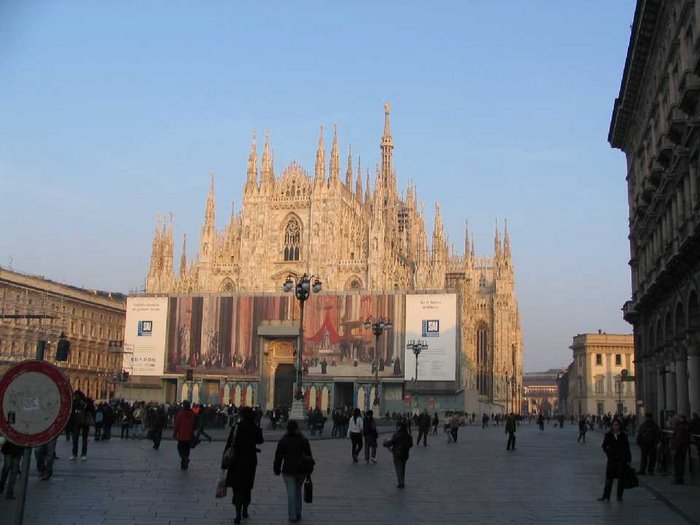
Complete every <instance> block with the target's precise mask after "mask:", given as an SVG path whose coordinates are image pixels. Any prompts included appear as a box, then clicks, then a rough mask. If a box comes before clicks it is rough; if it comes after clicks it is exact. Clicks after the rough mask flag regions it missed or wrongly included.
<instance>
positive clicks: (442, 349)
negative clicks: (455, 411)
mask: <svg viewBox="0 0 700 525" xmlns="http://www.w3.org/2000/svg"><path fill="white" fill-rule="evenodd" d="M411 340H416V341H423V342H425V343H426V344H427V345H428V348H427V349H425V350H423V351H422V352H421V354H420V355H419V356H418V381H455V380H456V369H457V365H456V362H457V295H456V294H439V295H428V294H426V295H407V296H406V343H408V342H409V341H411ZM405 352H406V361H405V362H406V365H405V367H404V379H405V380H407V381H411V380H413V379H414V378H415V375H416V357H415V355H414V353H413V351H412V350H410V349H408V348H407V349H406V350H405Z"/></svg>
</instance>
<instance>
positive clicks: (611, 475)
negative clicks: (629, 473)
mask: <svg viewBox="0 0 700 525" xmlns="http://www.w3.org/2000/svg"><path fill="white" fill-rule="evenodd" d="M603 451H604V452H605V455H606V456H607V457H608V463H607V465H606V467H605V487H604V488H603V495H602V496H601V497H600V498H598V501H610V493H611V492H612V484H613V479H615V478H617V501H622V493H623V491H624V490H625V471H626V469H627V468H629V464H630V463H631V462H632V453H631V452H630V444H629V441H628V440H627V434H625V433H624V432H623V431H622V424H621V423H620V420H619V419H617V418H616V419H614V420H613V422H612V430H610V432H608V433H607V434H605V438H604V439H603Z"/></svg>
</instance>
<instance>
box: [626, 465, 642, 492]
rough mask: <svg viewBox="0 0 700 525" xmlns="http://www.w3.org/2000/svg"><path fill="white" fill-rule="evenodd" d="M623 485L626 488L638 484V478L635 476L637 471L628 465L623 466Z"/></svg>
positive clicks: (631, 487)
mask: <svg viewBox="0 0 700 525" xmlns="http://www.w3.org/2000/svg"><path fill="white" fill-rule="evenodd" d="M624 485H625V488H626V489H633V488H635V487H638V486H639V479H638V478H637V473H636V472H635V471H634V469H633V468H632V467H630V466H629V465H628V466H626V467H625V473H624Z"/></svg>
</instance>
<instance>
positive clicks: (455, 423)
mask: <svg viewBox="0 0 700 525" xmlns="http://www.w3.org/2000/svg"><path fill="white" fill-rule="evenodd" d="M460 423H461V420H460V418H459V415H458V414H456V413H455V414H453V415H452V417H451V418H450V437H451V438H452V443H457V432H459V425H460Z"/></svg>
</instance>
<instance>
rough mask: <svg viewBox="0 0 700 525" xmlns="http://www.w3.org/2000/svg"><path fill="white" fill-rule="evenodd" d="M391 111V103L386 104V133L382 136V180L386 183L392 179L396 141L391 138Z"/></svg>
mask: <svg viewBox="0 0 700 525" xmlns="http://www.w3.org/2000/svg"><path fill="white" fill-rule="evenodd" d="M390 111H391V106H390V105H389V103H388V102H387V103H385V104H384V135H383V136H382V143H381V150H382V171H381V173H382V181H383V183H384V184H388V183H389V181H390V180H391V176H392V172H393V167H392V156H393V150H394V141H393V140H392V138H391V123H390V121H389V112H390Z"/></svg>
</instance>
